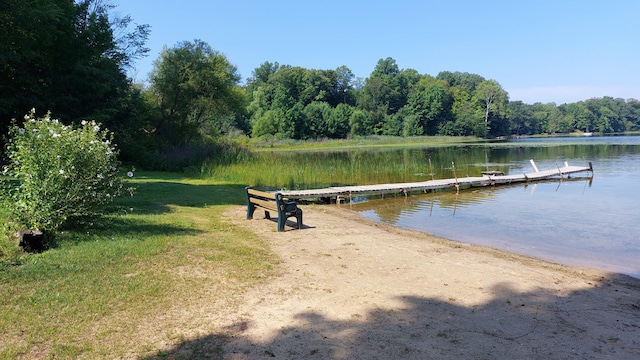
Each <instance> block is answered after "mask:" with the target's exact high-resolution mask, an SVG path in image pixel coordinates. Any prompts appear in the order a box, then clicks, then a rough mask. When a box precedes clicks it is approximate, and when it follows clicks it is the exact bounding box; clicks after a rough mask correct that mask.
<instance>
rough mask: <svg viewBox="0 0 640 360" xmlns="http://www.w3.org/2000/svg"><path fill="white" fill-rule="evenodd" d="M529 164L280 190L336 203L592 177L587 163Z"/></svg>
mask: <svg viewBox="0 0 640 360" xmlns="http://www.w3.org/2000/svg"><path fill="white" fill-rule="evenodd" d="M530 161H531V165H532V166H533V168H534V170H535V171H534V172H530V173H524V174H514V175H501V174H502V173H500V172H487V173H485V174H483V175H482V176H475V177H474V176H467V177H455V178H453V179H439V180H438V179H434V180H428V181H422V182H412V183H394V184H375V185H361V186H357V185H356V186H333V187H328V188H323V189H308V190H281V191H280V193H282V195H283V196H285V197H286V198H288V199H292V200H297V199H318V198H329V199H335V200H336V202H340V201H342V200H346V199H349V201H351V200H352V198H353V197H354V196H364V195H377V194H383V195H384V194H390V193H396V194H397V193H404V194H405V195H407V194H408V193H409V192H430V191H435V190H441V189H453V188H455V189H456V190H460V187H463V188H468V187H481V186H492V185H504V184H513V183H519V182H534V181H543V180H549V179H554V178H565V177H567V178H568V177H570V175H571V174H575V173H584V172H590V173H591V176H593V166H592V164H591V163H590V162H589V166H569V164H568V163H566V162H565V163H564V166H563V167H557V168H556V169H551V170H542V171H541V170H538V167H537V166H536V164H535V162H534V161H533V160H530Z"/></svg>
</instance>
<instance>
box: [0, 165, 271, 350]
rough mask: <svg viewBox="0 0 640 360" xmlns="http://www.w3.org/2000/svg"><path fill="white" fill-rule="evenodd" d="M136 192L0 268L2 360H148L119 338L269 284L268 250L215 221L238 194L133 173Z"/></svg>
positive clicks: (238, 200) (209, 184)
mask: <svg viewBox="0 0 640 360" xmlns="http://www.w3.org/2000/svg"><path fill="white" fill-rule="evenodd" d="M134 182H135V185H136V186H137V192H136V194H135V195H134V197H132V198H129V197H127V198H124V199H120V200H118V202H117V203H115V204H114V206H113V213H112V214H110V215H108V216H106V217H104V218H103V219H101V220H99V221H97V222H96V223H94V224H88V225H87V226H85V227H83V228H80V229H74V230H67V231H63V232H61V233H59V234H57V236H56V238H55V240H54V241H53V245H52V248H51V249H49V250H47V251H45V252H43V253H41V254H37V255H23V256H22V257H21V258H20V262H19V264H18V265H15V264H14V265H6V264H4V265H0V284H1V287H0V333H2V334H3V336H2V337H1V338H0V359H5V358H33V357H38V358H76V357H82V358H116V357H121V356H124V355H125V354H130V353H129V352H128V351H133V352H134V353H139V352H145V351H151V352H153V351H154V348H153V347H152V346H151V347H147V346H148V345H145V344H144V341H142V344H139V343H136V344H135V345H132V344H131V339H130V337H131V334H130V333H129V332H128V331H127V329H129V328H132V327H135V325H136V323H137V322H144V321H145V319H149V318H153V317H154V314H163V313H164V312H166V311H169V310H171V309H175V307H176V305H177V304H181V303H189V302H192V301H194V299H207V298H209V299H210V297H211V294H210V293H206V291H211V289H216V295H215V296H216V299H210V300H209V301H217V300H220V301H223V300H224V301H228V300H232V299H233V298H234V296H237V295H238V294H240V293H241V292H242V291H243V289H246V288H247V287H248V286H252V285H255V284H256V283H258V282H260V281H263V280H264V279H266V278H268V277H269V276H272V275H273V274H274V266H273V263H274V262H275V259H273V258H272V255H271V254H270V252H269V249H268V247H267V245H266V244H264V243H262V242H261V241H260V240H258V239H257V238H256V236H254V235H253V234H252V233H250V232H248V231H245V230H243V229H241V228H238V227H236V226H234V225H232V224H230V223H228V222H225V221H224V220H222V219H221V214H222V213H223V212H224V211H225V209H226V208H227V207H228V206H229V205H236V204H244V193H243V185H234V184H220V183H215V182H213V181H203V180H194V179H188V178H185V177H182V176H180V175H178V174H169V173H137V174H136V178H135V180H134ZM0 216H4V215H3V214H2V213H0ZM184 274H187V276H184ZM189 274H200V275H198V276H188V275H189ZM165 330H166V329H165ZM132 346H133V347H134V348H132Z"/></svg>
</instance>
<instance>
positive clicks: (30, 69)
mask: <svg viewBox="0 0 640 360" xmlns="http://www.w3.org/2000/svg"><path fill="white" fill-rule="evenodd" d="M114 8H115V6H113V5H111V4H110V3H109V2H108V1H106V0H80V1H68V0H32V1H28V2H27V1H23V0H6V1H4V2H3V3H2V4H0V31H2V33H3V36H2V37H1V38H0V121H1V129H0V130H2V133H3V134H6V130H7V128H8V126H9V125H10V124H11V121H12V119H17V120H15V121H20V119H21V118H22V116H23V115H24V114H25V113H27V112H28V111H29V109H31V108H32V107H35V108H36V109H37V111H38V112H39V113H44V112H46V111H49V110H50V111H51V112H52V114H53V116H54V117H57V118H60V119H61V120H62V121H65V122H80V121H82V120H84V119H90V120H96V121H98V122H101V123H102V124H103V125H104V126H106V127H107V128H109V129H110V130H111V131H113V132H114V134H115V140H116V142H117V143H118V144H119V145H120V151H121V155H122V156H123V158H124V159H125V160H128V161H134V162H143V163H150V162H152V161H153V160H157V157H158V155H159V154H164V155H163V156H165V155H166V156H168V157H171V156H173V157H180V156H183V157H184V156H189V154H190V153H189V151H192V150H188V149H194V148H198V149H200V150H199V151H201V152H204V153H203V154H204V156H207V154H208V153H210V152H211V151H214V150H212V149H217V148H216V144H217V145H219V144H220V143H221V140H222V139H229V138H236V139H237V138H239V137H243V138H261V139H265V138H266V139H270V138H273V139H302V140H306V139H325V138H350V137H357V136H368V135H391V136H423V135H449V136H477V137H482V138H490V137H499V136H508V135H534V134H558V133H570V132H574V131H596V132H601V133H614V132H625V131H640V102H639V101H638V100H636V99H618V98H611V97H603V98H594V99H587V100H584V101H579V102H576V103H570V104H562V105H559V106H558V105H556V104H555V103H547V104H542V103H536V104H525V103H523V102H522V101H511V100H510V99H509V94H508V93H507V92H506V91H505V90H504V89H503V88H502V86H501V85H500V83H499V82H498V81H496V80H494V79H485V78H484V77H482V76H480V75H477V74H471V73H466V72H451V71H442V72H440V73H438V74H437V75H435V76H432V75H429V74H420V73H419V72H418V71H416V70H414V69H401V68H400V66H399V65H398V64H397V63H396V61H395V60H394V59H393V58H391V57H388V58H385V59H380V60H379V61H378V62H377V64H375V67H374V68H373V71H372V72H371V74H370V75H369V76H368V77H367V78H365V79H362V78H356V77H355V76H354V74H353V73H352V71H351V70H350V69H349V68H348V67H347V66H340V67H338V68H337V69H330V70H318V69H305V68H302V67H299V66H291V65H281V64H279V63H277V62H269V61H266V62H264V63H263V64H261V65H260V66H259V67H257V68H256V69H254V71H253V72H252V74H251V76H250V77H249V78H248V79H246V80H245V81H242V78H241V76H240V74H239V73H238V70H237V67H236V66H235V65H233V63H232V61H231V60H230V59H228V58H227V57H226V56H225V55H224V54H223V53H221V52H219V51H217V50H214V49H213V48H212V47H211V46H210V45H209V44H207V43H206V42H204V41H201V40H194V41H183V42H180V43H178V44H176V45H174V46H172V47H165V48H164V49H163V50H162V52H161V53H160V54H159V56H158V58H157V59H156V60H155V62H154V67H153V70H152V72H151V74H149V77H148V79H147V82H146V83H147V85H146V86H143V85H141V84H136V83H134V82H133V81H132V80H131V79H130V78H128V77H127V75H126V74H127V71H128V70H129V69H130V67H131V66H132V65H133V64H134V63H135V61H136V60H137V59H139V58H140V57H142V56H145V55H147V53H148V51H149V50H148V49H147V48H146V47H145V43H146V40H147V39H148V36H149V34H150V31H151V29H150V27H149V26H148V25H139V24H135V23H134V22H133V20H132V19H131V17H129V16H125V17H117V16H115V15H114V13H115V12H114V11H113V9H114ZM225 146H226V145H225ZM218 147H219V146H218ZM3 148H4V147H3ZM185 149H187V150H185ZM167 154H169V155H167ZM181 154H182V155H181ZM185 154H186V155H185ZM166 156H165V157H166Z"/></svg>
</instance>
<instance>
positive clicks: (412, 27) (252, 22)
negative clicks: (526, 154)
mask: <svg viewBox="0 0 640 360" xmlns="http://www.w3.org/2000/svg"><path fill="white" fill-rule="evenodd" d="M112 3H113V4H114V5H117V6H118V7H117V9H116V11H117V12H118V13H119V14H121V15H127V14H128V15H131V16H132V18H133V20H134V22H136V23H139V24H149V25H151V36H150V38H149V41H148V44H147V45H148V47H149V48H150V49H151V51H150V53H149V56H148V57H147V58H145V59H141V60H139V61H138V62H137V63H136V69H135V72H132V75H133V76H134V77H135V78H136V79H137V80H140V81H142V80H145V79H146V78H147V75H148V73H149V72H150V71H151V69H152V68H153V62H154V61H155V60H156V59H157V58H158V56H159V54H160V52H161V51H162V48H163V46H168V47H173V46H175V45H176V44H177V43H179V42H181V41H193V40H194V39H201V40H203V41H205V42H207V43H208V44H209V45H211V47H212V48H213V49H215V50H217V51H219V52H222V53H224V54H225V55H226V56H227V58H228V60H229V61H230V62H231V63H232V64H234V65H236V66H237V67H238V71H239V73H240V74H241V75H242V78H243V79H246V78H248V77H250V76H251V73H252V71H253V70H254V69H255V68H257V67H258V66H260V64H262V63H264V62H265V61H269V62H278V63H280V64H281V65H292V66H301V67H303V68H307V69H322V70H328V69H335V68H337V67H339V66H341V65H345V66H347V67H348V68H349V69H351V71H352V72H353V73H354V74H355V75H356V76H357V77H362V78H366V77H368V76H369V75H370V74H371V72H372V71H373V69H374V68H375V66H376V64H377V62H378V60H379V59H382V58H387V57H391V58H393V59H395V60H396V63H397V64H398V66H399V67H400V68H401V69H409V68H411V69H415V70H417V71H418V72H419V73H420V74H429V75H432V76H436V75H437V74H438V73H439V72H440V71H461V72H469V73H474V74H478V75H480V76H483V77H484V78H486V79H494V80H496V81H498V82H499V83H500V84H501V85H502V87H503V88H504V89H505V90H506V91H507V92H508V93H509V96H510V100H512V101H514V100H522V101H524V102H526V103H530V104H531V103H534V102H543V103H547V102H555V103H556V104H558V105H560V104H563V103H569V102H576V101H579V100H586V99H589V98H592V97H602V96H613V97H619V98H623V99H628V98H634V99H640V71H639V66H640V28H639V27H638V26H639V24H640V1H638V0H608V1H604V0H598V1H592V0H564V1H563V0H531V1H519V0H469V1H467V0H458V1H456V0H447V1H445V0H435V1H434V0H423V1H418V0H416V1H408V0H396V1H378V0H368V1H367V0H352V1H349V0H341V1H338V0H324V1H303V0H300V1H278V0H271V1H260V0H225V1H218V0H182V1H175V0H171V1H169V0H112Z"/></svg>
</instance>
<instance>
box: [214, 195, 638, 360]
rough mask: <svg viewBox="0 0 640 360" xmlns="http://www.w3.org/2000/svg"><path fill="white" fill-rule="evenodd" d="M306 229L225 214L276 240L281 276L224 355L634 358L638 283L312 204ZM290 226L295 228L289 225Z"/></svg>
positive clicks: (230, 333)
mask: <svg viewBox="0 0 640 360" xmlns="http://www.w3.org/2000/svg"><path fill="white" fill-rule="evenodd" d="M302 208H303V210H304V224H305V227H304V228H303V229H301V230H297V229H293V228H292V227H290V226H287V228H286V231H285V232H284V233H278V232H277V231H276V225H275V222H274V221H273V220H267V219H261V216H256V219H254V220H245V219H244V215H245V211H246V210H245V208H244V207H242V206H237V207H232V208H230V210H229V211H228V212H227V214H226V217H228V221H231V222H233V223H235V224H238V225H240V226H243V227H247V228H249V229H250V230H251V231H253V232H255V233H256V234H258V235H259V236H261V237H263V238H264V239H266V240H267V241H268V242H269V243H270V244H271V245H272V251H273V252H274V253H275V254H276V255H277V256H278V257H279V259H280V260H281V264H280V265H279V267H280V272H281V273H280V275H279V276H278V277H277V278H276V279H274V280H272V281H270V282H269V283H267V284H265V285H263V286H260V287H258V288H255V289H252V290H251V291H250V292H249V293H247V294H246V295H245V297H244V301H243V303H242V305H241V306H240V308H239V310H238V312H237V314H233V315H232V316H231V317H230V318H232V319H233V321H231V323H230V324H228V325H227V326H225V330H224V334H225V335H226V337H227V340H228V341H227V342H226V343H225V344H224V345H223V353H224V358H226V359H263V358H264V359H267V358H280V359H307V358H308V359H391V358H402V359H436V358H437V359H443V358H449V359H516V358H518V359H538V358H539V359H636V358H640V281H639V280H638V279H634V278H630V277H627V276H623V275H616V274H610V273H606V272H603V271H600V270H598V269H587V268H575V267H568V266H563V265H560V264H555V263H550V262H547V261H542V260H538V259H533V258H529V257H525V256H519V255H516V254H511V253H507V252H503V251H499V250H496V249H491V248H485V247H478V246H473V245H466V244H461V243H458V242H455V241H449V240H446V239H442V238H438V237H435V236H432V235H429V234H424V233H420V232H416V231H410V230H404V229H398V228H394V227H392V226H387V225H383V224H378V223H374V222H370V221H367V220H365V219H363V218H361V217H360V216H359V215H358V214H357V213H355V212H351V211H349V210H348V207H345V206H342V207H339V206H336V205H330V206H316V205H308V206H303V207H302ZM289 225H293V224H292V223H291V224H289Z"/></svg>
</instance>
